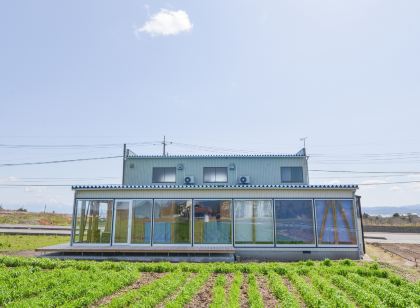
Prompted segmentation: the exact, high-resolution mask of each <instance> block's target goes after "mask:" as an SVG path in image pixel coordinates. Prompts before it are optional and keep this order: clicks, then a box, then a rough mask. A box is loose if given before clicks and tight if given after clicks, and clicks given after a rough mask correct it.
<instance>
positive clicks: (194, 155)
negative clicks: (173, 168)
mask: <svg viewBox="0 0 420 308" xmlns="http://www.w3.org/2000/svg"><path fill="white" fill-rule="evenodd" d="M242 157H244V158H248V157H251V158H252V157H256V158H257V157H258V158H281V157H300V158H302V157H306V156H305V155H303V154H299V153H297V154H219V155H215V154H183V155H166V156H163V155H132V154H130V155H129V156H127V158H242Z"/></svg>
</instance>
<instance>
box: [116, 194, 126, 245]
mask: <svg viewBox="0 0 420 308" xmlns="http://www.w3.org/2000/svg"><path fill="white" fill-rule="evenodd" d="M129 211H130V202H129V201H117V202H116V204H115V225H114V232H115V236H114V242H115V243H128V219H129Z"/></svg>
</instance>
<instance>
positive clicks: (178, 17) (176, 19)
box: [136, 9, 193, 36]
mask: <svg viewBox="0 0 420 308" xmlns="http://www.w3.org/2000/svg"><path fill="white" fill-rule="evenodd" d="M192 27H193V24H192V23H191V21H190V18H189V17H188V14H187V12H185V11H182V10H178V11H170V10H166V9H161V10H160V12H159V13H157V14H155V15H153V16H151V17H150V19H149V20H148V21H146V23H145V24H144V25H143V26H142V27H140V28H137V29H136V34H137V33H139V32H146V33H148V34H149V35H151V36H159V35H164V36H166V35H177V34H179V33H181V32H189V31H191V29H192Z"/></svg>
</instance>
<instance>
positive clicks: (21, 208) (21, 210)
mask: <svg viewBox="0 0 420 308" xmlns="http://www.w3.org/2000/svg"><path fill="white" fill-rule="evenodd" d="M16 211H17V212H27V211H28V210H27V209H25V208H24V207H20V208H18V209H17V210H16Z"/></svg>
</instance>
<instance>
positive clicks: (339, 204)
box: [315, 200, 357, 245]
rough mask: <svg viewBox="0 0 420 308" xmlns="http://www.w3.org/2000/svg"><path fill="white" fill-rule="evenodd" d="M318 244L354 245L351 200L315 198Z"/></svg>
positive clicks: (354, 229)
mask: <svg viewBox="0 0 420 308" xmlns="http://www.w3.org/2000/svg"><path fill="white" fill-rule="evenodd" d="M315 207H316V220H317V221H316V223H317V233H318V234H317V237H318V244H328V245H356V244H357V240H356V228H355V217H354V209H353V200H315Z"/></svg>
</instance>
